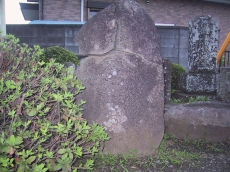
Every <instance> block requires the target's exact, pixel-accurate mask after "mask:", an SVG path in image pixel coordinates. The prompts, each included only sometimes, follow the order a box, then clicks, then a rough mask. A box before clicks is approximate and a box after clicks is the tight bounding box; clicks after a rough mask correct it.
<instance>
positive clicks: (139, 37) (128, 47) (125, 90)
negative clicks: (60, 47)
mask: <svg viewBox="0 0 230 172" xmlns="http://www.w3.org/2000/svg"><path fill="white" fill-rule="evenodd" d="M76 41H77V42H78V45H79V51H80V54H82V55H87V56H88V57H86V58H85V59H83V60H81V65H80V66H79V67H78V68H77V70H76V75H77V76H78V78H79V79H80V80H81V81H82V82H83V84H84V85H85V86H86V90H85V91H84V92H83V93H82V94H81V95H80V96H81V98H82V99H85V100H86V101H87V104H86V105H85V106H84V117H85V118H86V119H87V120H89V122H90V123H92V122H97V123H99V124H100V125H103V126H104V127H105V128H106V130H107V132H108V133H109V136H110V137H111V140H110V141H108V142H106V143H105V147H104V151H105V152H110V153H115V154H117V153H128V152H129V151H130V150H131V149H134V150H137V151H138V152H139V153H140V154H142V155H149V154H152V153H154V150H155V148H157V147H158V146H159V144H160V142H161V140H162V137H163V133H164V120H163V107H164V82H163V67H162V58H161V56H160V47H159V36H158V34H157V30H156V27H155V26H154V22H153V21H152V19H151V18H150V17H149V16H148V15H147V14H146V12H145V11H144V10H143V9H142V8H141V7H140V6H139V5H138V4H137V3H136V2H135V1H133V0H121V1H120V2H119V3H113V4H111V5H110V6H109V7H107V8H106V9H104V10H103V11H101V12H99V13H98V14H97V15H96V16H94V17H93V18H92V19H90V20H89V21H88V22H87V23H86V24H85V25H84V26H83V27H82V28H81V30H80V31H79V33H78V35H77V37H76Z"/></svg>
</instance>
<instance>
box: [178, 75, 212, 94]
mask: <svg viewBox="0 0 230 172" xmlns="http://www.w3.org/2000/svg"><path fill="white" fill-rule="evenodd" d="M180 80H181V83H180V87H181V90H182V91H184V92H187V93H214V92H216V74H215V73H183V74H181V76H180Z"/></svg>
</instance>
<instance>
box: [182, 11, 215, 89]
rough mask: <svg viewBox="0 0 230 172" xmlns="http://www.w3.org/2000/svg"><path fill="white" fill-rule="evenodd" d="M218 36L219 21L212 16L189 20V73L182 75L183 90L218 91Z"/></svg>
mask: <svg viewBox="0 0 230 172" xmlns="http://www.w3.org/2000/svg"><path fill="white" fill-rule="evenodd" d="M218 38H219V28H218V22H217V20H216V19H214V18H212V17H211V16H209V15H208V16H202V17H196V18H194V19H193V20H192V21H190V22H189V52H188V54H189V55H188V73H185V74H182V75H181V90H183V91H184V92H186V93H215V92H216V57H217V52H218Z"/></svg>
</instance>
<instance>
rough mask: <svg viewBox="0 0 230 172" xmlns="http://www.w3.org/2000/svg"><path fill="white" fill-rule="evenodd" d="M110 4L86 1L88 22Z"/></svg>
mask: <svg viewBox="0 0 230 172" xmlns="http://www.w3.org/2000/svg"><path fill="white" fill-rule="evenodd" d="M110 4H111V3H107V2H100V1H87V8H88V20H89V19H90V18H91V17H93V16H94V15H95V14H97V13H98V12H99V11H101V10H102V9H104V8H105V7H107V6H109V5H110Z"/></svg>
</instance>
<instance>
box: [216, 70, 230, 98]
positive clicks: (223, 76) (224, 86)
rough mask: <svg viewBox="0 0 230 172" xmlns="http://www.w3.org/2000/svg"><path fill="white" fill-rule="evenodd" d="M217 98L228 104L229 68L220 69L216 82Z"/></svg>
mask: <svg viewBox="0 0 230 172" xmlns="http://www.w3.org/2000/svg"><path fill="white" fill-rule="evenodd" d="M218 81H219V82H218V88H217V96H218V97H219V98H221V99H222V100H223V101H225V102H230V67H221V68H220V75H219V80H218Z"/></svg>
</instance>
